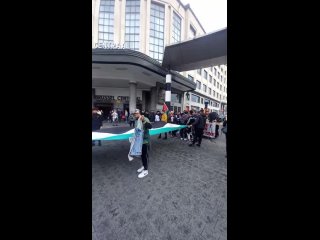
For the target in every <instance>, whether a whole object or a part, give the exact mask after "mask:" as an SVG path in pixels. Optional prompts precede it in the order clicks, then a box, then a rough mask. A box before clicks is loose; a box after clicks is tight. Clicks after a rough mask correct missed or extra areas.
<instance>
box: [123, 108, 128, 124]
mask: <svg viewBox="0 0 320 240" xmlns="http://www.w3.org/2000/svg"><path fill="white" fill-rule="evenodd" d="M124 115H125V117H126V123H129V112H128V110H127V109H126V110H125V111H124Z"/></svg>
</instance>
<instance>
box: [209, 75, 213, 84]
mask: <svg viewBox="0 0 320 240" xmlns="http://www.w3.org/2000/svg"><path fill="white" fill-rule="evenodd" d="M209 83H212V76H211V75H210V74H209Z"/></svg>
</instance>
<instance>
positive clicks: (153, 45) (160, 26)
mask: <svg viewBox="0 0 320 240" xmlns="http://www.w3.org/2000/svg"><path fill="white" fill-rule="evenodd" d="M139 2H140V1H139ZM150 21H151V23H150V37H149V56H150V57H152V58H154V59H156V60H157V61H159V62H162V58H163V51H164V6H163V5H160V4H156V3H154V2H151V16H150Z"/></svg>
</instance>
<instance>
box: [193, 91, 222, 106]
mask: <svg viewBox="0 0 320 240" xmlns="http://www.w3.org/2000/svg"><path fill="white" fill-rule="evenodd" d="M207 101H208V105H209V106H212V107H219V106H220V104H219V103H217V102H215V101H211V100H208V99H207ZM191 102H195V103H201V104H204V99H203V98H202V97H199V96H197V95H194V94H191Z"/></svg>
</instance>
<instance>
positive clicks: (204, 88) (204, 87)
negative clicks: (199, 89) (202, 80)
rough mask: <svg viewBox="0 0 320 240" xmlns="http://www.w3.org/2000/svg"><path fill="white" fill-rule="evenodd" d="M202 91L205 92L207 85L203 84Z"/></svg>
mask: <svg viewBox="0 0 320 240" xmlns="http://www.w3.org/2000/svg"><path fill="white" fill-rule="evenodd" d="M203 91H204V92H207V85H205V84H203Z"/></svg>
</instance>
